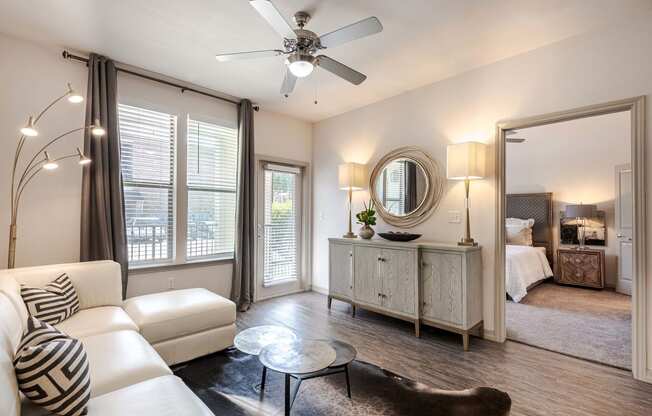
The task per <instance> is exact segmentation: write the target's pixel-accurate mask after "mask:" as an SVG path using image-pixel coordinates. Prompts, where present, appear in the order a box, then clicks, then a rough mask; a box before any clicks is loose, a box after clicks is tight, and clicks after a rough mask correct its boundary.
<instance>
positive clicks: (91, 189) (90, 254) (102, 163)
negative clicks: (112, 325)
mask: <svg viewBox="0 0 652 416" xmlns="http://www.w3.org/2000/svg"><path fill="white" fill-rule="evenodd" d="M117 83H118V76H117V71H116V68H115V64H114V62H113V61H112V60H110V59H107V58H105V57H103V56H99V55H96V54H92V55H91V56H90V57H89V59H88V92H87V94H86V125H89V124H95V123H96V120H97V121H99V123H100V125H101V126H102V127H104V129H105V130H106V134H105V135H104V136H102V137H95V136H93V135H92V134H91V132H90V131H86V133H85V135H84V153H85V154H86V155H87V156H88V157H90V158H91V160H92V162H91V163H90V164H88V165H86V166H85V167H84V170H83V176H82V206H81V236H80V238H81V252H80V258H81V261H92V260H114V261H116V262H118V263H120V266H122V297H123V298H125V296H126V294H127V237H126V232H125V214H124V203H123V202H124V199H123V195H122V176H121V174H120V135H119V132H118V107H117Z"/></svg>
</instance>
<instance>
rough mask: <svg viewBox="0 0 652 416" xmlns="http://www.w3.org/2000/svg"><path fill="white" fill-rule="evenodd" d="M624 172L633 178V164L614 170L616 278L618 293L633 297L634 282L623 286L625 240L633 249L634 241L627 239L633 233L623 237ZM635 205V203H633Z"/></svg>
mask: <svg viewBox="0 0 652 416" xmlns="http://www.w3.org/2000/svg"><path fill="white" fill-rule="evenodd" d="M623 172H629V174H630V177H631V176H632V173H633V172H632V164H631V163H625V164H623V165H617V166H616V167H615V169H614V173H615V175H614V176H615V182H616V183H615V188H614V189H615V190H616V203H615V210H614V211H615V220H614V225H615V227H614V228H615V230H614V231H616V238H617V239H618V271H617V273H618V274H617V278H616V292H619V293H626V294H629V295H630V296H631V293H632V281H631V280H630V281H629V282H628V283H626V284H625V285H623V279H622V275H623V273H622V271H623V264H624V262H623V255H622V254H623V249H622V247H623V238H628V241H626V243H629V245H630V246H632V247H633V241H632V238H631V237H627V234H631V231H629V233H626V234H625V235H621V233H622V229H623V226H622V213H623V208H622V200H623V199H622V198H621V195H622V173H623ZM632 185H633V184H632V183H631V179H630V185H629V186H630V190H631V189H632ZM631 202H632V203H633V201H631ZM630 215H634V213H633V212H630Z"/></svg>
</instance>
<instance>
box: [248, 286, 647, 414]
mask: <svg viewBox="0 0 652 416" xmlns="http://www.w3.org/2000/svg"><path fill="white" fill-rule="evenodd" d="M350 311H351V309H350V306H349V305H347V304H345V303H341V302H338V301H333V307H332V310H331V311H329V310H328V309H327V307H326V296H323V295H320V294H317V293H314V292H309V293H302V294H298V295H291V296H285V297H281V298H276V299H271V300H268V301H264V302H259V303H256V304H255V305H254V306H253V307H252V308H251V309H250V310H249V311H248V312H246V313H241V314H239V315H238V320H237V326H238V329H239V330H242V329H245V328H248V327H251V326H255V325H263V324H283V325H286V326H288V327H290V328H292V329H293V330H294V331H296V333H297V334H299V335H300V336H302V337H305V338H314V339H317V338H333V339H339V340H342V341H345V342H349V343H351V344H352V345H354V346H355V347H356V348H357V350H358V359H360V360H363V361H367V362H370V363H373V364H376V365H378V366H380V367H383V368H385V369H387V370H390V371H393V372H395V373H397V374H400V375H403V376H405V377H408V378H411V379H413V380H417V381H420V382H422V383H425V384H428V385H430V386H433V387H436V388H441V389H466V388H470V387H475V386H491V387H495V388H498V389H501V390H503V391H506V392H507V393H509V395H510V396H511V398H512V401H513V405H512V414H513V415H528V416H531V415H535V416H536V415H559V416H562V415H563V416H572V415H581V416H602V415H604V416H607V415H619V416H621V415H622V416H625V415H640V416H650V415H652V384H646V383H642V382H639V381H636V380H634V379H633V378H632V376H631V374H630V373H629V372H627V371H624V370H619V369H616V368H612V367H607V366H603V365H600V364H595V363H591V362H587V361H583V360H580V359H576V358H572V357H568V356H565V355H561V354H557V353H554V352H549V351H545V350H541V349H537V348H533V347H529V346H527V345H523V344H519V343H515V342H509V341H508V342H506V343H505V344H498V343H494V342H490V341H485V340H481V339H478V338H472V340H471V350H470V351H468V352H464V351H463V350H462V345H461V339H460V337H459V336H458V335H454V334H449V333H446V332H443V331H439V330H436V329H431V328H426V327H423V328H422V336H421V338H420V339H419V338H415V337H414V332H413V330H414V327H413V326H412V325H411V324H409V323H407V322H402V321H399V320H395V319H392V318H388V317H385V316H381V315H378V314H374V313H371V312H366V311H360V310H359V311H357V314H356V317H355V318H352V317H351V315H350Z"/></svg>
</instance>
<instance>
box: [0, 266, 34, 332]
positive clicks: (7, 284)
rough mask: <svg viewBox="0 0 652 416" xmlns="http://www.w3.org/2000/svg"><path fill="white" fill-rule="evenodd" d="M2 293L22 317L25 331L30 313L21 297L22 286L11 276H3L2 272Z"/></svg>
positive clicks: (21, 321)
mask: <svg viewBox="0 0 652 416" xmlns="http://www.w3.org/2000/svg"><path fill="white" fill-rule="evenodd" d="M0 292H2V293H4V294H5V295H6V296H7V297H8V298H9V300H10V301H11V303H13V305H14V307H15V308H16V310H17V311H18V314H19V315H20V319H19V320H20V323H21V325H22V327H23V329H22V330H23V331H25V329H27V318H29V312H27V307H26V306H25V302H23V297H22V296H20V285H19V284H18V282H17V281H16V279H14V278H13V277H11V276H8V275H4V276H3V275H1V272H0Z"/></svg>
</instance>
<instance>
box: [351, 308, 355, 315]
mask: <svg viewBox="0 0 652 416" xmlns="http://www.w3.org/2000/svg"><path fill="white" fill-rule="evenodd" d="M351 318H355V305H351Z"/></svg>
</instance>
